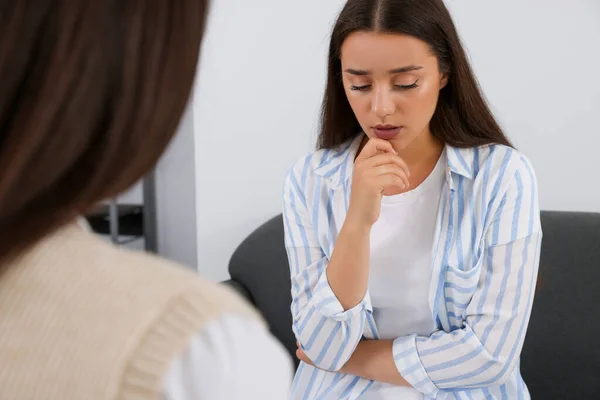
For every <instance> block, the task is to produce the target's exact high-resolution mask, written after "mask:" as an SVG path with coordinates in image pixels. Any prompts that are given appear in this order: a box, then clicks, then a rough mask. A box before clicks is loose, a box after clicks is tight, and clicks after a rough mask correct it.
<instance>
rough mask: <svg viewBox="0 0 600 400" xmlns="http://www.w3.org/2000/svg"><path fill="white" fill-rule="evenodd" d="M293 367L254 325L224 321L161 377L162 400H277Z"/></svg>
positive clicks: (232, 317)
mask: <svg viewBox="0 0 600 400" xmlns="http://www.w3.org/2000/svg"><path fill="white" fill-rule="evenodd" d="M292 373H293V368H292V362H291V360H290V357H289V355H288V353H287V352H286V351H285V350H284V348H283V346H282V345H281V344H280V343H279V342H277V340H276V339H275V338H273V337H272V336H271V335H270V333H269V332H268V331H267V330H266V329H265V328H264V327H263V326H262V325H260V324H259V323H258V322H256V321H252V320H250V319H248V318H245V317H241V316H237V315H226V316H223V317H221V318H220V319H218V320H217V321H215V322H213V323H211V324H209V325H208V326H207V327H206V328H204V329H203V330H202V331H201V332H199V333H198V334H197V335H196V336H195V337H194V338H193V339H192V341H191V342H190V344H189V346H188V348H187V349H186V350H185V351H184V353H183V354H181V355H180V356H179V357H178V358H177V359H176V360H175V361H174V362H173V363H172V365H171V368H170V369H169V371H168V372H167V374H166V376H165V377H164V383H163V398H164V400H204V399H210V400H271V399H272V400H281V399H286V398H287V397H288V393H289V389H290V385H291V379H292Z"/></svg>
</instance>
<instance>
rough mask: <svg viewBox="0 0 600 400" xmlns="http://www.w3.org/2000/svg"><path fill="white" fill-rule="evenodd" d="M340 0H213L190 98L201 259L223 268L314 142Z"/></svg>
mask: <svg viewBox="0 0 600 400" xmlns="http://www.w3.org/2000/svg"><path fill="white" fill-rule="evenodd" d="M342 4H343V1H342V0H336V1H333V0H327V1H323V0H303V1H291V0H285V1H283V0H255V1H247V0H217V1H213V2H212V9H211V14H210V19H209V24H208V32H207V35H206V38H205V42H204V45H203V49H202V57H201V63H200V67H199V68H200V69H199V71H200V72H199V76H198V79H197V86H196V90H197V92H198V95H197V96H196V97H195V99H194V124H195V134H196V168H197V170H196V183H197V187H196V199H197V205H198V210H197V218H198V268H199V271H200V273H202V274H203V275H205V276H207V277H209V278H211V279H215V280H218V279H223V278H226V277H227V276H228V274H227V263H228V261H229V257H230V256H231V254H232V252H233V251H234V250H235V248H236V246H237V245H238V244H239V243H240V242H241V241H242V240H243V239H244V238H245V237H246V235H247V234H249V233H250V232H251V231H252V230H253V229H255V228H256V227H257V226H258V225H260V224H261V223H262V222H264V221H266V220H267V219H268V218H270V217H272V216H274V215H275V214H277V213H279V212H280V209H281V193H282V186H283V179H284V177H285V174H286V173H287V171H288V170H289V168H290V167H291V164H292V163H293V161H294V160H296V159H297V158H299V157H300V156H301V155H303V154H305V153H306V152H308V151H309V150H310V149H311V147H312V144H313V142H314V138H315V135H314V132H315V128H316V123H317V115H318V111H319V105H320V104H319V103H320V99H321V96H322V92H323V85H324V81H325V69H324V67H325V62H326V51H327V47H328V41H329V33H330V27H331V26H332V23H333V21H334V19H335V16H336V14H337V12H338V11H339V9H340V7H341V5H342Z"/></svg>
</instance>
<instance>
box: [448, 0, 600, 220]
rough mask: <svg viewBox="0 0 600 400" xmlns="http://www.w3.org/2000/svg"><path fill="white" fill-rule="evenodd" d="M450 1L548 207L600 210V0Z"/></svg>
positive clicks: (498, 111)
mask: <svg viewBox="0 0 600 400" xmlns="http://www.w3.org/2000/svg"><path fill="white" fill-rule="evenodd" d="M447 4H448V5H449V8H450V9H451V12H452V13H453V16H454V19H455V23H456V25H457V27H458V29H459V31H460V33H461V35H462V37H463V39H464V41H465V44H466V47H467V48H468V51H469V53H470V56H471V58H472V61H473V67H474V69H475V72H476V74H477V76H478V78H479V80H480V82H481V85H482V87H483V89H484V91H485V93H486V95H487V97H488V99H489V101H490V103H491V104H492V106H493V109H494V111H495V113H496V115H497V116H498V118H499V120H500V122H501V124H502V126H503V127H504V128H505V130H506V132H507V134H508V135H509V136H510V137H511V139H513V141H514V143H515V146H516V147H517V148H518V149H519V150H520V151H522V152H523V153H525V155H527V156H528V157H529V158H530V159H531V161H532V163H533V165H534V167H535V168H536V172H537V177H538V181H539V187H540V202H541V206H542V208H543V209H553V210H570V211H586V210H587V211H600V177H599V176H598V175H599V173H600V164H599V161H600V120H599V116H600V1H599V0H569V1H566V0H527V1H524V0H503V1H491V0H484V1H472V0H447Z"/></svg>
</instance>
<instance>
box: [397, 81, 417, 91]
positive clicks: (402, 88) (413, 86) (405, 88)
mask: <svg viewBox="0 0 600 400" xmlns="http://www.w3.org/2000/svg"><path fill="white" fill-rule="evenodd" d="M417 82H418V81H416V82H415V83H411V84H410V85H394V88H395V89H398V90H409V89H414V88H416V87H418V85H417Z"/></svg>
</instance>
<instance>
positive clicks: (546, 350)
mask: <svg viewBox="0 0 600 400" xmlns="http://www.w3.org/2000/svg"><path fill="white" fill-rule="evenodd" d="M542 227H543V230H544V240H543V244H542V255H541V261H540V273H539V283H538V290H537V292H536V296H535V301H534V306H533V313H532V317H531V321H530V324H529V329H528V332H527V337H526V340H525V345H524V348H523V353H522V357H521V370H522V373H523V377H524V379H525V381H526V383H527V385H528V387H529V390H530V392H531V395H532V398H533V399H534V400H536V399H544V400H552V399H557V400H558V399H560V400H578V399H600V340H599V339H600V214H595V213H569V212H550V211H548V212H542ZM229 273H230V275H231V280H229V281H227V282H225V283H226V284H228V285H231V286H233V287H234V288H235V289H236V290H237V291H238V292H240V293H241V294H242V295H243V296H244V297H246V298H247V299H248V300H249V301H250V302H251V303H253V304H254V305H255V306H256V307H257V308H258V309H259V310H260V311H261V312H262V314H263V316H264V318H265V319H266V321H267V322H268V324H269V325H270V328H271V331H272V333H273V334H274V335H275V336H276V337H277V338H278V339H279V340H280V341H281V343H282V344H283V345H284V346H285V347H286V348H287V350H288V351H289V352H290V355H291V356H292V357H293V359H294V360H296V359H295V356H294V353H295V349H296V345H295V339H294V334H293V333H292V329H291V326H292V317H291V314H290V303H291V295H290V278H289V271H288V261H287V256H286V253H285V249H284V245H283V223H282V218H281V216H280V215H279V216H277V217H275V218H273V219H271V220H270V221H268V222H266V223H265V224H263V225H262V226H260V227H259V228H258V229H256V230H255V231H254V232H253V233H252V234H250V235H249V236H248V237H247V238H246V239H245V240H244V241H243V242H242V243H241V244H240V246H239V247H238V248H237V250H236V251H235V253H234V254H233V256H232V257H231V260H230V264H229Z"/></svg>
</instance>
